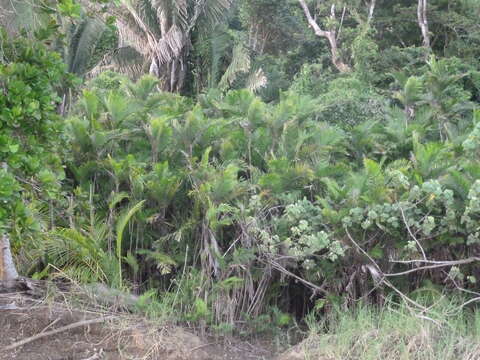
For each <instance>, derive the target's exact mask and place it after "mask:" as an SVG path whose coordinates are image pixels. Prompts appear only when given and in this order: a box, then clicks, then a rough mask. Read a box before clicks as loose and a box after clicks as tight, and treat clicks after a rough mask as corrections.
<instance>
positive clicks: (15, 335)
mask: <svg viewBox="0 0 480 360" xmlns="http://www.w3.org/2000/svg"><path fill="white" fill-rule="evenodd" d="M34 337H36V338H34ZM28 340H32V341H28ZM21 341H28V342H27V343H25V344H24V345H18V346H15V344H18V343H19V342H21ZM12 344H13V346H14V348H11V347H12ZM9 347H10V348H9ZM273 357H274V354H273V353H272V351H271V350H269V349H268V346H263V344H260V343H255V344H252V343H250V342H247V341H236V340H232V339H230V340H225V339H224V340H221V341H214V340H212V339H210V340H202V339H200V337H198V336H196V335H195V334H193V333H191V332H189V331H187V330H185V329H182V328H179V327H175V326H167V325H165V324H158V323H154V322H151V321H148V320H146V319H144V318H141V317H139V316H134V315H130V314H125V313H118V312H117V313H113V312H105V311H98V310H86V309H75V308H74V307H73V306H72V305H71V304H69V303H68V301H67V300H65V301H63V302H59V301H48V300H45V299H43V300H38V299H34V298H32V297H30V296H25V295H24V294H20V293H0V360H12V359H15V360H33V359H35V360H36V359H39V360H43V359H46V360H47V359H48V360H114V359H115V360H118V359H145V360H147V359H161V360H190V359H191V360H210V359H211V360H267V359H272V358H273Z"/></svg>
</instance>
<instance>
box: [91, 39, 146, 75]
mask: <svg viewBox="0 0 480 360" xmlns="http://www.w3.org/2000/svg"><path fill="white" fill-rule="evenodd" d="M147 61H148V58H146V57H145V56H143V55H142V54H141V53H139V52H138V51H137V50H136V49H135V48H133V47H130V46H125V47H121V48H118V49H115V50H114V51H112V52H110V53H108V54H107V55H105V56H104V59H103V60H102V62H101V63H99V64H98V65H97V66H95V67H94V68H93V69H92V70H90V71H89V72H88V74H87V76H88V77H89V78H93V77H95V76H98V75H99V74H100V73H102V72H104V71H107V70H112V71H115V72H119V73H122V74H125V75H127V76H128V77H130V78H132V79H138V78H140V77H141V76H142V75H143V74H144V73H145V72H147V69H148V63H147Z"/></svg>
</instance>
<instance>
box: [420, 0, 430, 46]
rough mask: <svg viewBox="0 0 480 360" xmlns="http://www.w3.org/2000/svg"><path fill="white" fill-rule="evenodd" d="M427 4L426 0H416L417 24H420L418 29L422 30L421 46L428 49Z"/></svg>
mask: <svg viewBox="0 0 480 360" xmlns="http://www.w3.org/2000/svg"><path fill="white" fill-rule="evenodd" d="M427 6H428V4H427V0H418V7H417V17H418V26H420V30H421V31H422V37H423V46H425V47H426V48H428V49H430V33H429V30H428V19H427Z"/></svg>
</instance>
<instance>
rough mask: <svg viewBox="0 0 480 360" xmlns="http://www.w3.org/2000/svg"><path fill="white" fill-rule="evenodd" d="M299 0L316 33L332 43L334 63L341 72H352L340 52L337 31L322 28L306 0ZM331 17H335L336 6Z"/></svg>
mask: <svg viewBox="0 0 480 360" xmlns="http://www.w3.org/2000/svg"><path fill="white" fill-rule="evenodd" d="M298 2H299V3H300V6H301V7H302V9H303V12H304V13H305V16H306V17H307V21H308V24H309V25H310V27H311V28H312V29H313V31H314V32H315V35H317V36H319V37H324V38H326V39H327V40H328V42H329V45H330V52H331V59H332V63H333V65H335V67H336V68H337V70H338V71H340V72H341V73H346V72H350V71H351V68H350V66H348V65H347V64H345V63H344V62H343V61H342V59H341V58H340V56H339V54H338V46H337V32H336V31H335V30H322V29H321V28H320V26H319V25H318V24H317V22H316V21H315V19H314V18H313V16H312V14H311V13H310V10H309V9H308V6H307V4H306V3H305V0H298ZM330 17H331V18H332V19H335V7H334V6H332V12H331V16H330Z"/></svg>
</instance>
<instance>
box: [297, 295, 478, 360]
mask: <svg viewBox="0 0 480 360" xmlns="http://www.w3.org/2000/svg"><path fill="white" fill-rule="evenodd" d="M456 305H457V304H456V302H455V301H451V302H447V303H443V304H437V305H436V306H435V307H433V308H431V311H429V312H428V313H427V314H420V313H418V312H414V311H413V310H412V309H409V308H407V307H405V306H400V307H399V306H393V305H387V306H384V307H381V308H379V307H369V306H359V307H357V308H356V309H355V310H351V311H348V312H339V311H338V312H336V313H335V314H333V315H332V316H330V317H328V320H324V321H322V322H316V321H314V320H313V318H312V317H311V318H310V319H309V321H308V323H309V327H310V330H311V335H310V336H309V338H308V339H307V340H305V341H304V342H302V343H301V344H299V345H298V346H297V347H296V349H294V350H293V352H296V353H297V354H298V353H299V354H300V356H303V357H304V358H305V359H322V360H327V359H328V360H330V359H331V360H337V359H339V360H340V359H342V360H350V359H352V360H353V359H355V360H374V359H398V360H406V359H412V360H453V359H465V360H466V359H480V336H479V335H480V315H479V313H478V312H476V311H471V310H468V311H465V310H459V308H458V307H457V306H456Z"/></svg>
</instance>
